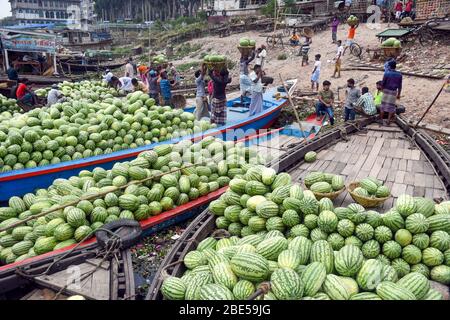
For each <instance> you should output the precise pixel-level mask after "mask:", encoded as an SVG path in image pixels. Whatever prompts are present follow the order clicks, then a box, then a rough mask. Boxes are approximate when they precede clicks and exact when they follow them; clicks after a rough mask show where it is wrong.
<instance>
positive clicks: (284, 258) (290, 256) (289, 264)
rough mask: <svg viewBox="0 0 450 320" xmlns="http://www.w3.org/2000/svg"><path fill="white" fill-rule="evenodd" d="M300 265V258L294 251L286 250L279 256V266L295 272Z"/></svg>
mask: <svg viewBox="0 0 450 320" xmlns="http://www.w3.org/2000/svg"><path fill="white" fill-rule="evenodd" d="M299 264H300V256H299V255H298V254H297V252H296V251H294V250H289V249H288V250H284V251H282V252H280V254H279V255H278V266H279V267H280V268H288V269H293V270H295V269H296V268H297V267H298V266H299Z"/></svg>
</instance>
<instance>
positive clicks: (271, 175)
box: [261, 167, 277, 186]
mask: <svg viewBox="0 0 450 320" xmlns="http://www.w3.org/2000/svg"><path fill="white" fill-rule="evenodd" d="M276 176H277V173H276V171H275V170H274V169H272V168H265V167H264V168H263V169H262V171H261V181H262V183H264V184H265V185H267V186H270V185H272V183H273V182H274V181H275V178H276Z"/></svg>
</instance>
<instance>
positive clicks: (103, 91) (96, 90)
mask: <svg viewBox="0 0 450 320" xmlns="http://www.w3.org/2000/svg"><path fill="white" fill-rule="evenodd" d="M50 89H51V88H41V89H37V90H36V91H35V93H36V95H37V96H38V97H46V96H47V95H48V92H49V91H50ZM59 90H60V91H61V93H62V94H63V95H64V96H65V97H66V98H68V99H72V100H80V99H88V100H91V101H92V102H96V101H101V100H104V99H108V98H111V97H115V96H117V95H118V92H117V90H115V89H114V88H110V87H108V84H107V83H106V82H105V81H97V80H95V81H94V80H83V81H80V82H68V81H64V82H62V83H60V84H59Z"/></svg>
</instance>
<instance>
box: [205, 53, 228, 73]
mask: <svg viewBox="0 0 450 320" xmlns="http://www.w3.org/2000/svg"><path fill="white" fill-rule="evenodd" d="M203 62H204V63H205V65H206V66H207V67H208V69H210V70H217V71H220V70H222V69H223V68H225V66H226V64H227V62H226V59H225V56H223V55H220V54H211V55H206V56H205V57H204V58H203Z"/></svg>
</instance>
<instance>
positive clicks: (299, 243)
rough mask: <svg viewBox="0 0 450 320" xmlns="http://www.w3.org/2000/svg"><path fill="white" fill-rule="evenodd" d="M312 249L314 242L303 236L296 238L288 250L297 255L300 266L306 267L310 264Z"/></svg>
mask: <svg viewBox="0 0 450 320" xmlns="http://www.w3.org/2000/svg"><path fill="white" fill-rule="evenodd" d="M311 248H312V241H311V240H309V239H308V238H306V237H302V236H298V237H295V238H294V239H292V240H291V241H290V242H289V244H288V249H289V250H293V251H295V252H296V253H297V255H298V257H299V264H300V265H306V264H307V263H308V262H309V258H310V255H311Z"/></svg>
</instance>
